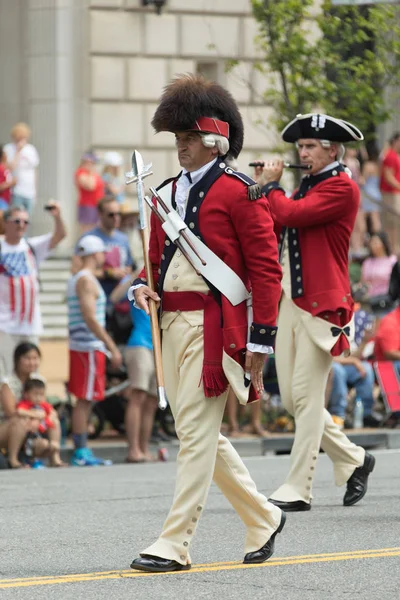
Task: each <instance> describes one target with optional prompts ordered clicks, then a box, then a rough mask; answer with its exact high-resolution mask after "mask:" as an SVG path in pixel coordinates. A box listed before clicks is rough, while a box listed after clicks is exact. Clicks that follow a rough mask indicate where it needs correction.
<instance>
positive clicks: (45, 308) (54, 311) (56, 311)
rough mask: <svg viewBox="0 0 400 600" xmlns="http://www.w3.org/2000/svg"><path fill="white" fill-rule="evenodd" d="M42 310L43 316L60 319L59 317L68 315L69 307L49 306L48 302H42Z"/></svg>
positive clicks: (62, 305)
mask: <svg viewBox="0 0 400 600" xmlns="http://www.w3.org/2000/svg"><path fill="white" fill-rule="evenodd" d="M40 310H41V311H42V315H48V316H49V317H50V316H54V319H58V317H59V315H66V314H67V305H66V304H48V303H47V302H42V304H41V305H40Z"/></svg>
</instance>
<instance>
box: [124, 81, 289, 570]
mask: <svg viewBox="0 0 400 600" xmlns="http://www.w3.org/2000/svg"><path fill="white" fill-rule="evenodd" d="M152 124H153V126H154V128H155V129H156V131H157V132H158V131H164V130H167V131H171V132H173V133H175V139H176V146H177V152H178V159H179V162H180V165H181V166H182V171H181V172H180V173H179V175H178V176H177V177H174V178H172V179H171V180H168V181H166V182H164V183H163V184H162V185H161V186H160V188H159V189H158V191H159V194H160V195H162V196H163V199H164V200H165V202H166V203H167V204H168V205H169V206H170V207H171V208H172V209H173V210H175V209H176V213H178V215H179V216H180V218H181V219H182V221H181V224H182V222H184V225H185V226H186V227H187V230H188V231H189V232H192V233H193V234H194V235H195V236H196V238H195V239H196V240H197V239H198V238H200V240H201V241H202V242H204V244H205V245H206V246H207V247H208V249H209V250H211V251H212V253H214V255H213V256H211V257H207V262H211V263H212V264H215V269H216V270H218V271H220V272H221V276H220V280H218V278H215V277H214V273H213V272H209V276H210V279H213V283H212V282H211V281H210V280H209V279H207V278H206V277H205V276H204V275H203V276H201V275H199V274H198V273H197V272H196V271H195V270H194V268H193V267H192V266H191V264H190V263H189V261H188V260H187V259H186V257H185V256H184V255H183V254H182V252H181V251H180V250H179V249H178V248H177V247H176V245H175V244H174V243H173V241H172V240H171V239H170V238H169V237H168V236H166V234H165V232H164V229H163V228H162V227H161V223H160V222H159V221H158V219H157V218H156V217H154V215H152V222H151V237H150V248H149V257H150V261H151V263H152V267H153V273H154V279H155V283H156V285H157V292H158V294H157V293H155V292H152V291H151V290H150V289H149V288H148V287H147V286H146V285H145V283H146V281H145V279H144V277H145V275H144V273H141V277H140V278H139V279H138V280H136V281H135V282H134V285H133V290H134V296H135V302H136V304H137V305H138V306H139V307H140V308H143V309H144V310H145V311H146V312H148V304H147V300H148V298H149V297H150V298H153V299H155V300H159V299H161V329H162V351H163V366H164V374H165V387H166V392H167V396H168V400H169V402H170V405H171V409H172V412H173V414H174V417H175V425H176V431H177V435H178V438H179V442H180V450H179V454H178V458H177V479H176V487H175V495H174V500H173V504H172V507H171V509H170V512H169V515H168V517H167V519H166V521H165V523H164V526H163V530H162V532H161V535H160V537H159V538H158V540H157V541H156V542H155V543H153V544H152V545H151V546H150V547H149V548H147V549H146V550H144V551H143V552H142V553H141V554H140V557H139V558H136V559H135V560H134V561H133V562H132V564H131V567H132V568H133V569H138V570H143V571H180V570H186V569H189V568H190V564H191V560H190V555H189V546H190V544H191V542H192V539H193V536H194V533H195V531H196V528H197V524H198V521H199V519H200V516H201V514H202V511H203V508H204V505H205V502H206V498H207V494H208V490H209V487H210V484H211V480H212V479H214V481H215V483H216V484H217V485H218V486H219V488H220V489H221V491H222V492H223V493H224V495H225V496H226V497H227V499H228V500H229V501H230V502H231V504H232V506H233V507H234V508H235V510H236V511H237V513H238V515H239V516H240V518H241V519H242V520H243V522H244V524H245V526H246V541H245V558H244V562H246V563H257V562H264V561H265V560H267V559H268V558H269V557H270V556H271V555H272V553H273V547H274V539H275V536H276V534H277V533H278V532H279V531H281V529H282V528H283V525H284V520H285V515H284V513H283V512H282V511H281V510H280V509H279V508H277V507H276V506H274V505H273V504H271V503H270V502H268V500H267V498H266V497H265V496H263V495H262V494H260V493H259V492H258V491H257V489H256V486H255V484H254V482H253V481H252V479H251V477H250V474H249V472H248V471H247V469H246V467H245V466H244V464H243V462H242V460H241V459H240V457H239V455H238V454H237V452H236V451H235V450H234V448H233V447H232V445H231V444H230V442H229V441H228V440H227V439H226V438H225V437H223V436H222V435H220V426H221V421H222V417H223V414H224V408H225V403H226V398H227V394H228V386H229V385H231V386H233V388H234V390H235V392H236V393H237V395H238V396H239V397H240V399H241V401H242V402H244V403H246V402H247V401H248V400H249V397H250V398H255V397H257V394H258V393H259V392H260V391H261V390H262V368H263V364H264V357H265V353H266V352H268V351H269V349H271V350H272V348H271V347H272V346H273V343H274V339H275V337H276V335H275V334H276V318H277V313H278V302H279V297H280V294H281V286H280V282H281V268H280V266H279V262H278V253H277V247H276V237H275V234H274V231H273V222H272V219H271V216H270V212H269V208H268V202H267V201H266V199H265V198H264V197H263V196H262V194H261V192H260V189H259V187H258V186H257V185H256V184H255V182H254V181H253V180H251V179H249V178H247V177H246V176H245V175H242V174H240V173H236V172H235V171H233V170H232V168H230V167H229V166H228V163H229V162H230V160H231V159H234V158H236V157H237V155H238V154H239V152H240V150H241V147H242V143H243V125H242V120H241V116H240V113H239V111H238V108H237V106H236V104H235V102H234V100H233V98H232V97H231V95H230V94H229V93H228V92H227V91H226V90H224V89H223V88H222V87H221V86H219V85H217V84H214V83H207V82H205V81H204V80H203V79H202V78H200V77H195V76H184V77H179V78H177V79H176V80H174V81H173V82H172V83H171V84H170V85H169V86H168V87H167V88H166V90H165V93H164V95H163V97H162V98H161V103H160V106H159V107H158V109H157V111H156V113H155V116H154V118H153V121H152ZM159 208H160V210H161V207H159ZM176 216H177V215H176ZM203 250H204V248H203ZM224 273H225V274H224ZM231 276H233V279H235V278H237V277H238V281H239V287H240V285H242V286H243V289H244V291H245V295H248V293H247V290H250V288H251V289H252V294H253V299H252V302H253V323H252V324H251V327H250V329H251V331H250V332H249V327H248V321H247V306H246V301H245V300H244V301H242V302H239V303H237V304H236V305H234V304H233V303H232V302H231V301H230V300H229V299H228V297H231V293H232V292H234V291H235V290H233V289H231V286H230V284H229V285H228V284H227V281H228V280H229V281H231ZM240 280H241V281H240ZM248 333H249V336H248ZM245 371H247V372H249V373H250V374H251V382H252V385H251V386H250V385H248V384H245V382H246V381H248V380H246V379H245ZM249 383H250V382H249Z"/></svg>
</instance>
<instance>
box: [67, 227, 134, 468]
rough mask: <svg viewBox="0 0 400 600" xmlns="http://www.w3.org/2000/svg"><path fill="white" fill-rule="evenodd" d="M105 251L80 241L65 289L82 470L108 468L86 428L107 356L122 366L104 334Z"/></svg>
mask: <svg viewBox="0 0 400 600" xmlns="http://www.w3.org/2000/svg"><path fill="white" fill-rule="evenodd" d="M105 249H106V248H105V245H104V242H103V241H102V240H101V239H100V238H99V237H97V236H94V235H87V236H86V237H83V238H81V239H80V241H79V242H78V245H77V248H76V251H75V252H76V254H77V255H78V256H79V257H80V258H81V261H82V263H81V269H80V270H79V271H78V272H77V273H75V275H72V276H71V277H70V279H69V281H68V288H67V304H68V330H69V373H70V375H69V382H68V390H69V392H70V393H71V394H73V395H74V396H75V398H76V399H77V402H76V404H75V406H74V409H73V413H72V437H73V441H74V444H75V452H74V455H73V457H72V464H73V465H76V466H82V467H83V466H97V465H103V464H110V462H109V461H104V460H102V459H100V458H97V457H96V456H94V455H93V454H92V452H91V450H90V449H89V448H87V424H88V418H89V414H90V409H91V402H93V401H101V400H103V399H104V391H105V369H106V354H107V355H109V357H110V361H111V365H112V366H113V367H115V368H118V367H119V366H120V365H121V363H122V357H121V354H120V352H119V350H118V348H117V346H116V345H115V343H114V341H113V340H112V339H111V337H110V336H109V334H108V333H107V332H106V330H105V323H106V304H107V299H106V295H105V293H104V291H103V288H102V287H101V285H100V284H99V282H98V281H97V278H96V276H95V273H96V270H97V269H100V268H101V267H102V266H103V264H104V260H105Z"/></svg>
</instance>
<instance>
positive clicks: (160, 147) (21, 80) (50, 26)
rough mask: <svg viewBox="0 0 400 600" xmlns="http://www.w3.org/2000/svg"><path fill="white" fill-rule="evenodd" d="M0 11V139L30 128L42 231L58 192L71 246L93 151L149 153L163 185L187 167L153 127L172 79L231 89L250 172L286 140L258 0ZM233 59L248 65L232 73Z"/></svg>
mask: <svg viewBox="0 0 400 600" xmlns="http://www.w3.org/2000/svg"><path fill="white" fill-rule="evenodd" d="M0 14H1V18H0V57H1V58H0V76H1V81H2V89H1V92H0V107H1V115H2V117H1V120H0V139H1V140H4V141H6V140H7V139H8V135H9V130H10V128H11V126H12V124H13V123H15V122H16V121H19V120H24V121H26V122H28V123H29V124H30V125H31V127H32V130H33V139H32V141H33V143H34V144H35V145H36V146H37V148H38V150H39V153H40V156H41V165H40V177H39V199H38V207H37V209H36V211H35V215H34V224H33V226H34V230H35V232H41V231H42V230H44V229H45V228H46V226H48V222H47V219H48V217H47V216H46V215H45V216H43V212H42V211H41V206H42V205H43V204H44V203H45V202H46V201H47V200H48V198H50V197H52V198H57V199H58V200H59V201H60V202H61V203H62V204H63V206H64V212H65V214H66V217H67V221H68V225H69V231H70V234H69V237H68V240H67V242H66V247H71V245H72V243H73V241H74V240H75V238H76V235H77V226H76V192H75V189H74V184H73V173H74V170H75V168H76V167H77V165H78V162H79V157H80V155H81V153H82V152H83V151H84V150H85V149H87V148H93V149H94V150H96V152H98V153H99V155H100V156H101V155H102V153H103V152H104V151H106V150H117V151H119V152H121V153H122V154H123V156H124V159H125V163H126V168H129V162H130V157H131V154H132V151H133V150H134V149H137V150H139V151H140V152H141V153H142V155H143V157H144V159H145V161H152V162H153V170H154V178H152V181H151V183H152V184H153V185H155V184H157V182H161V181H162V180H163V179H165V178H166V177H167V176H170V175H171V174H173V173H175V172H177V170H178V169H179V165H178V164H177V162H176V158H175V151H174V140H173V136H172V135H171V134H168V133H161V134H157V135H154V132H153V130H152V128H151V125H150V121H151V118H152V115H153V113H154V110H155V108H156V106H157V102H158V99H159V97H160V94H161V92H162V89H163V87H164V86H165V85H166V84H167V83H168V81H169V80H170V79H171V78H172V77H173V76H174V75H176V74H178V73H185V72H201V73H203V74H204V75H205V76H207V77H210V78H213V79H216V80H218V81H219V82H220V83H221V84H223V85H225V86H226V87H227V88H228V89H229V90H230V91H231V92H232V94H233V95H234V97H235V98H236V100H237V101H238V103H239V104H240V107H241V111H242V114H243V119H244V124H245V145H244V151H243V154H242V156H241V168H242V169H244V170H246V168H247V167H246V165H247V163H248V161H249V159H250V158H254V156H259V155H260V154H261V153H264V155H265V152H266V151H267V150H268V148H271V147H272V146H274V145H275V143H276V141H277V136H276V133H275V132H273V130H272V128H271V129H269V130H267V128H266V127H265V123H268V120H269V118H270V116H271V115H270V109H268V108H266V107H265V106H263V105H262V96H261V93H262V91H263V88H264V87H265V81H263V80H262V78H261V76H260V75H259V74H258V72H257V71H255V70H254V69H252V64H253V62H254V60H255V59H256V58H258V57H257V52H256V50H255V44H254V38H255V36H256V33H257V29H256V23H255V21H254V19H253V17H252V15H251V11H250V2H249V0H166V2H165V6H164V7H163V10H162V13H161V15H157V14H156V11H155V7H154V6H148V7H144V6H143V2H142V0H12V1H11V2H10V1H9V0H0ZM232 59H234V60H238V61H239V66H238V67H237V68H236V69H235V71H234V73H227V72H226V61H229V60H232ZM248 82H250V85H249V84H248ZM260 123H263V125H260ZM147 181H149V180H147ZM132 194H134V190H132Z"/></svg>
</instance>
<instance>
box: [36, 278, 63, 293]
mask: <svg viewBox="0 0 400 600" xmlns="http://www.w3.org/2000/svg"><path fill="white" fill-rule="evenodd" d="M40 291H41V292H42V293H43V292H61V293H63V294H64V297H65V294H66V292H67V283H66V281H54V280H49V281H48V280H45V281H44V280H42V281H41V284H40Z"/></svg>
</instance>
